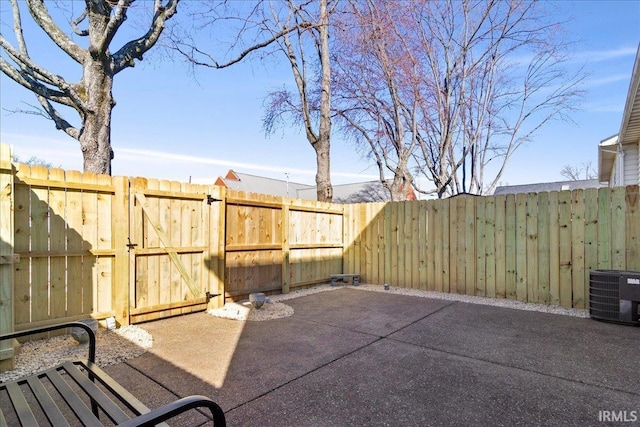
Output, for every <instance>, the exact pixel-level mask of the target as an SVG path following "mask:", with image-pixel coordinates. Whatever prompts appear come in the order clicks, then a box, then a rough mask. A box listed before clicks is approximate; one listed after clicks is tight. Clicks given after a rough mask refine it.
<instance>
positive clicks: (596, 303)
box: [589, 270, 640, 325]
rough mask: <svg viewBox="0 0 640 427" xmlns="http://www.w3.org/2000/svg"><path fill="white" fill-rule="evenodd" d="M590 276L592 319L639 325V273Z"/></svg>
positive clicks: (592, 273)
mask: <svg viewBox="0 0 640 427" xmlns="http://www.w3.org/2000/svg"><path fill="white" fill-rule="evenodd" d="M589 276H590V278H589V314H590V315H591V317H592V318H594V319H598V320H604V321H608V322H615V323H624V324H630V325H640V272H634V271H620V270H591V271H590V272H589Z"/></svg>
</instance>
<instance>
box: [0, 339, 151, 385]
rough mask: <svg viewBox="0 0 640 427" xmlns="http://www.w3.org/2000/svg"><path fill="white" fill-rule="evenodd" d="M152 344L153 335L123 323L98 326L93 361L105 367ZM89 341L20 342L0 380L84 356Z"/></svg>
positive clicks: (47, 340)
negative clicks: (12, 362) (115, 326)
mask: <svg viewBox="0 0 640 427" xmlns="http://www.w3.org/2000/svg"><path fill="white" fill-rule="evenodd" d="M152 345H153V337H152V336H151V334H149V333H148V332H147V331H145V330H144V329H142V328H140V327H137V326H123V327H121V328H118V329H115V330H113V331H107V330H106V329H103V328H99V329H98V333H97V334H96V363H97V364H98V366H101V367H105V366H109V365H114V364H116V363H120V362H123V361H125V360H127V359H131V358H134V357H137V356H140V355H141V354H143V353H144V352H145V351H147V349H149V348H151V346H152ZM87 357H89V344H78V342H77V341H76V340H75V339H73V338H72V337H71V335H61V336H57V337H53V338H48V339H41V340H36V341H27V342H25V343H23V344H22V345H21V346H20V348H19V350H18V351H17V355H16V357H15V366H16V369H14V370H11V371H7V372H3V373H1V374H0V382H8V381H13V380H15V379H18V378H21V377H24V376H26V375H31V374H34V373H36V372H41V371H43V370H45V369H48V368H52V367H54V366H56V365H58V364H59V363H61V362H62V361H64V360H76V359H86V358H87Z"/></svg>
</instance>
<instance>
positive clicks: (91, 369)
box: [0, 322, 226, 427]
mask: <svg viewBox="0 0 640 427" xmlns="http://www.w3.org/2000/svg"><path fill="white" fill-rule="evenodd" d="M63 328H82V329H84V330H85V331H86V332H87V334H89V358H88V359H86V360H77V361H73V362H71V361H69V362H64V363H62V364H61V365H58V366H56V367H54V368H51V369H47V370H45V371H43V372H41V373H38V374H34V375H30V376H28V377H25V378H21V379H19V380H16V381H12V382H8V383H0V404H1V405H0V426H7V425H15V424H17V425H22V426H38V425H41V423H42V424H45V425H53V426H77V425H83V426H102V425H105V423H108V424H109V425H113V424H115V425H118V426H127V427H131V426H154V425H162V426H166V424H165V423H164V421H167V420H170V419H171V418H173V417H175V416H177V415H179V414H182V413H184V412H187V411H189V410H192V409H196V408H205V409H208V410H209V411H210V412H211V419H212V421H213V425H214V426H215V427H220V426H225V425H226V420H225V416H224V412H223V411H222V409H221V408H220V406H218V404H217V403H215V402H214V401H213V400H211V399H209V398H208V397H205V396H189V397H185V398H182V399H178V400H176V401H174V402H172V403H169V404H166V405H164V406H162V407H160V408H157V409H154V410H149V408H147V407H146V406H145V405H144V404H143V403H142V402H140V401H139V400H138V399H137V398H136V397H134V396H133V395H132V394H131V393H130V392H128V391H127V390H126V389H125V388H124V387H122V386H121V385H120V384H118V383H117V382H116V381H115V380H114V379H113V378H111V377H110V376H109V375H107V373H106V372H104V371H103V370H102V369H100V367H98V366H97V365H96V364H95V355H96V337H95V334H94V333H93V330H92V329H91V327H89V326H88V325H86V324H84V323H81V322H69V323H62V324H59V325H54V326H47V327H42V328H34V329H29V330H25V331H21V332H15V333H10V334H4V335H0V341H2V340H13V339H15V338H19V337H24V336H27V335H32V334H38V333H43V332H49V331H53V330H57V329H63ZM9 402H10V403H11V404H10V405H9V404H8V403H9ZM100 417H102V419H103V420H104V421H101V420H100ZM47 423H48V424H47Z"/></svg>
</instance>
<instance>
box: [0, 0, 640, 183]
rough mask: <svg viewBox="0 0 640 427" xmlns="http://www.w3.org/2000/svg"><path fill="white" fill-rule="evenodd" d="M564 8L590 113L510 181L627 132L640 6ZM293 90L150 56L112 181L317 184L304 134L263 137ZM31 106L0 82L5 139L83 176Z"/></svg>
mask: <svg viewBox="0 0 640 427" xmlns="http://www.w3.org/2000/svg"><path fill="white" fill-rule="evenodd" d="M5 6H6V5H5ZM5 6H3V10H2V11H3V12H6V10H5V9H6V8H5ZM556 6H558V7H559V8H560V10H561V11H562V13H564V14H566V17H573V21H572V22H571V23H570V24H569V25H568V26H567V28H566V29H567V30H568V31H569V33H571V36H572V37H576V38H578V39H581V40H582V44H581V50H580V51H578V52H577V53H576V64H578V63H582V62H586V66H587V70H588V71H589V72H590V76H589V78H588V80H587V82H586V84H585V89H586V91H587V94H586V98H585V99H584V102H583V103H582V106H581V111H579V112H577V113H575V114H573V115H572V118H573V120H574V121H575V124H572V123H565V122H554V123H552V124H551V125H550V126H548V127H547V128H545V129H543V130H542V132H540V133H539V134H538V135H537V137H536V138H535V140H534V141H533V142H531V143H530V144H528V145H526V146H524V147H522V148H520V150H519V151H517V152H516V154H515V155H514V156H513V158H512V159H511V160H510V162H509V164H508V165H507V169H506V172H505V173H504V175H503V177H502V179H501V182H502V184H512V185H515V184H526V183H533V182H549V181H558V180H563V179H564V178H562V176H561V175H560V171H561V170H562V168H563V166H565V165H572V166H577V165H580V164H582V163H586V162H591V163H592V165H593V166H594V167H597V145H598V142H599V141H600V140H602V139H604V138H607V137H609V136H611V135H613V134H616V133H617V132H618V131H619V128H620V121H621V119H622V112H623V109H624V104H625V101H626V95H627V90H628V87H629V82H630V77H631V71H632V68H633V62H634V58H635V55H636V52H637V49H638V44H639V42H640V0H627V1H563V2H557V3H556ZM3 21H4V19H3ZM2 31H3V34H8V31H10V28H7V27H6V26H4V24H3V28H2ZM42 46H44V45H42ZM36 54H39V55H41V56H40V58H41V59H40V60H41V61H42V62H44V63H51V64H54V63H55V64H56V65H57V66H61V67H64V63H60V61H59V57H57V56H56V53H55V52H54V50H53V49H46V48H44V47H42V48H40V51H35V52H33V51H32V55H34V56H35V55H36ZM59 64H63V65H59ZM60 74H62V75H65V74H64V73H62V72H60ZM76 74H77V72H76ZM290 83H291V73H290V71H289V69H288V68H287V67H286V66H285V65H284V64H282V63H281V64H278V63H276V62H275V61H273V60H271V61H269V62H268V63H259V62H257V61H252V62H248V63H245V64H242V63H241V64H239V65H236V66H234V67H231V68H229V69H225V70H200V71H198V72H197V74H196V75H195V76H193V75H190V74H189V72H188V70H187V69H186V68H185V66H184V65H182V64H176V63H171V62H169V61H162V60H161V58H159V57H158V55H150V56H149V58H148V61H147V60H145V61H143V62H141V63H139V64H137V65H136V67H135V68H133V69H128V70H125V71H123V72H122V73H120V74H118V75H117V76H116V78H115V86H114V96H115V98H116V101H117V105H116V107H115V109H114V111H113V129H112V144H113V148H114V151H115V159H114V161H113V164H112V168H113V174H114V175H130V176H146V177H153V178H160V179H172V180H179V181H188V180H189V179H191V180H192V181H193V182H200V183H212V182H213V181H214V180H215V178H216V177H218V176H220V175H224V174H225V173H226V171H227V170H228V169H234V170H236V171H239V172H243V173H249V174H255V175H262V176H268V177H272V178H277V179H286V177H287V176H289V179H290V180H292V181H294V182H302V183H307V184H313V183H314V176H315V167H316V160H315V153H314V151H313V149H312V148H311V146H310V145H309V143H308V142H307V141H306V138H305V136H304V133H303V132H300V130H299V129H295V128H291V129H283V130H281V131H279V132H276V134H275V135H273V136H270V137H265V135H264V132H263V129H262V117H263V114H264V111H263V100H264V99H265V96H266V94H267V93H268V92H269V91H270V90H273V89H278V88H281V87H282V85H283V84H290ZM24 103H28V104H35V103H36V101H35V99H34V97H33V95H31V94H30V93H29V92H27V91H26V90H24V89H22V88H21V87H19V86H18V85H16V84H15V83H13V82H12V81H10V80H8V79H7V78H6V77H4V75H2V76H1V77H0V107H1V110H0V141H2V142H4V143H8V144H11V145H13V147H14V152H15V154H17V155H18V156H19V157H21V158H24V159H26V158H29V157H31V156H37V157H39V158H42V159H45V160H47V161H48V162H51V163H52V164H54V165H60V166H62V167H64V168H65V169H76V170H81V169H82V156H81V153H80V148H79V145H78V143H77V142H76V141H75V140H73V139H71V138H69V137H68V136H66V135H65V134H63V133H62V132H60V131H56V130H55V128H54V126H53V124H52V123H51V122H49V121H47V120H45V119H43V118H41V117H37V116H33V115H25V114H15V113H10V112H9V111H7V110H12V109H18V108H26V106H25V104H24ZM70 117H72V116H70ZM74 120H75V118H74ZM331 166H332V168H331V169H332V182H333V183H334V184H341V183H347V182H357V181H367V180H372V179H376V177H377V169H376V167H375V166H374V165H373V164H370V163H369V162H367V161H366V160H363V159H361V157H360V155H358V154H357V153H356V152H355V149H354V147H353V146H352V145H351V144H350V143H345V142H344V141H342V140H341V139H339V137H334V138H333V140H332V154H331Z"/></svg>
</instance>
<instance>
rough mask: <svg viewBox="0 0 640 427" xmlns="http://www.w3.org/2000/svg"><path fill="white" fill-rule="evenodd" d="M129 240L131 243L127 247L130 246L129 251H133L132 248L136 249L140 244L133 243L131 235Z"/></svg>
mask: <svg viewBox="0 0 640 427" xmlns="http://www.w3.org/2000/svg"><path fill="white" fill-rule="evenodd" d="M127 240H128V241H129V243H127V248H129V252H131V249H134V248H135V247H136V246H138V244H137V243H131V237H127Z"/></svg>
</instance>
